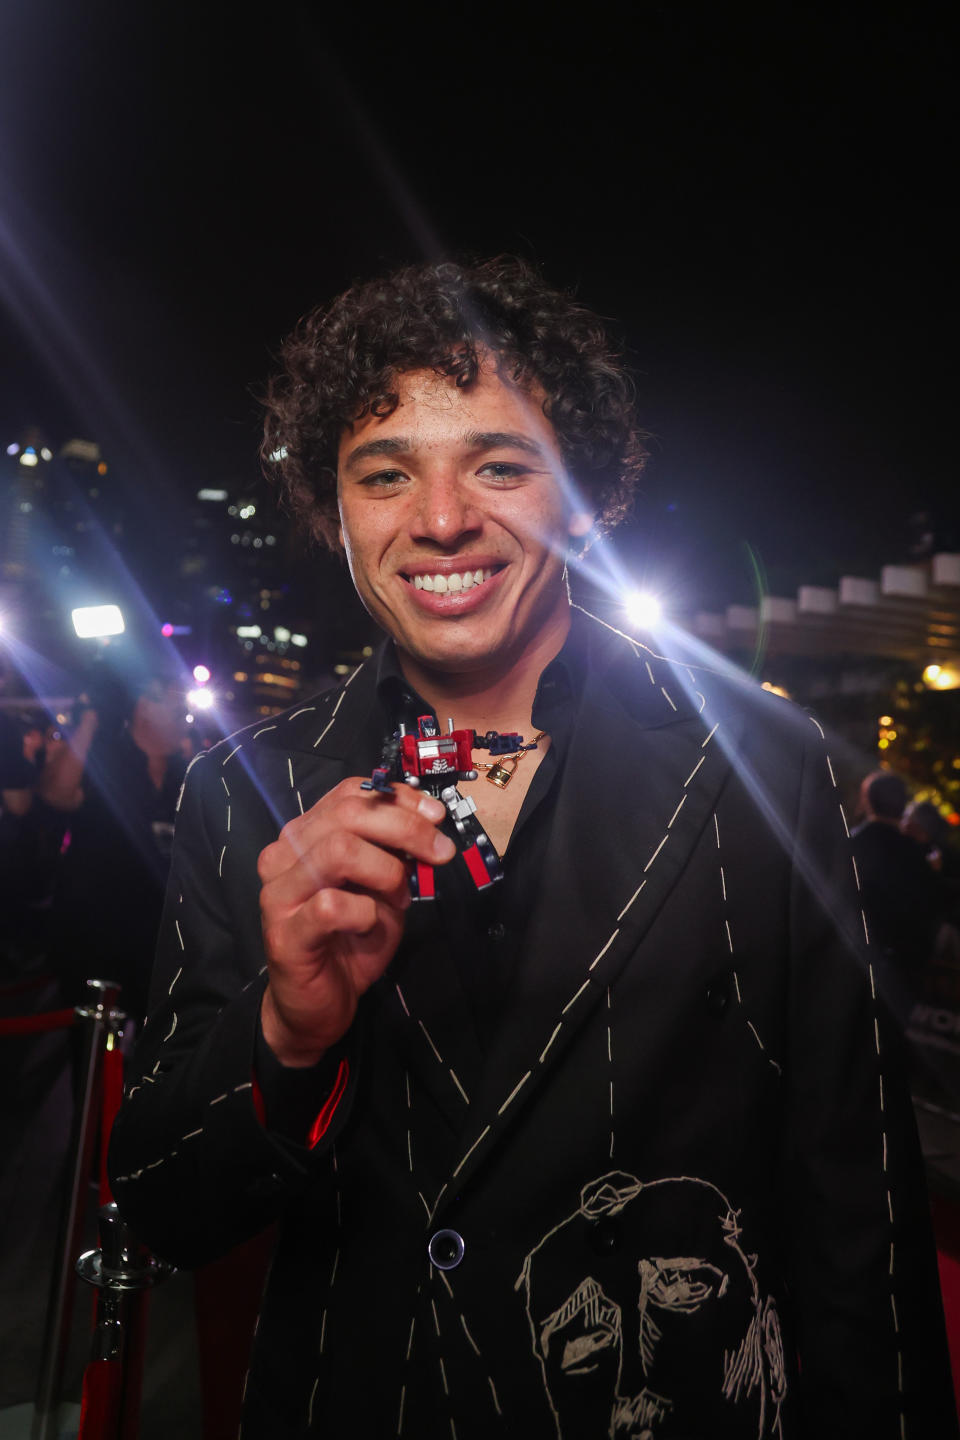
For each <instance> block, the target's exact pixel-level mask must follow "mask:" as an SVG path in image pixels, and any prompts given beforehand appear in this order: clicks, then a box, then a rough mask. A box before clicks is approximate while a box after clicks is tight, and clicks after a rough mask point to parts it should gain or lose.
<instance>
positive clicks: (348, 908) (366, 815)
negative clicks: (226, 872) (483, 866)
mask: <svg viewBox="0 0 960 1440" xmlns="http://www.w3.org/2000/svg"><path fill="white" fill-rule="evenodd" d="M360 785H361V781H360V779H359V778H356V779H350V780H343V781H341V783H340V784H339V785H338V786H337V787H336V788H335V789H334V790H331V791H330V792H329V793H328V794H327V795H324V796H323V797H322V799H320V800H318V801H317V803H316V805H313V806H311V808H310V809H309V810H308V811H307V812H306V814H305V815H299V816H297V817H296V819H294V820H291V821H290V823H289V824H287V825H285V826H284V827H283V829H282V830H281V832H280V835H279V837H278V839H277V840H275V841H274V842H273V844H272V845H268V846H267V847H266V849H264V850H262V851H261V852H260V858H259V860H258V862H257V870H258V873H259V875H260V880H261V882H262V889H261V891H260V915H261V920H262V925H263V942H264V949H265V951H266V956H267V966H268V971H269V974H268V983H267V989H266V993H265V995H264V998H263V1005H262V1008H261V1012H260V1013H261V1024H262V1026H263V1035H264V1039H265V1040H266V1042H267V1044H268V1045H269V1046H270V1049H271V1050H272V1051H273V1052H274V1054H275V1055H276V1056H277V1057H278V1059H279V1060H280V1061H281V1062H282V1063H283V1064H284V1065H291V1066H296V1067H300V1066H307V1065H314V1064H316V1062H317V1061H318V1060H319V1059H320V1058H321V1056H322V1055H323V1053H324V1051H326V1050H328V1049H329V1048H330V1046H331V1045H334V1044H336V1042H337V1041H338V1040H340V1039H341V1038H342V1036H343V1035H344V1034H346V1032H347V1030H348V1029H349V1028H350V1025H351V1024H352V1023H353V1017H354V1015H355V1014H356V1010H357V1004H358V1002H359V1000H360V996H361V995H363V994H364V992H365V991H366V990H368V989H369V987H370V986H371V985H372V984H373V983H374V981H376V980H378V979H379V978H380V976H381V975H382V974H383V972H384V970H385V969H386V968H387V966H388V965H389V963H390V961H391V960H392V959H393V956H394V954H395V952H396V949H397V946H398V945H399V943H400V937H401V935H402V933H403V916H404V911H405V910H406V908H407V906H408V905H409V904H410V887H409V880H408V868H409V867H408V863H407V861H406V859H405V858H404V857H407V856H409V857H410V858H411V859H414V860H421V861H423V862H424V864H427V865H443V864H446V862H447V861H449V860H451V859H452V858H453V856H454V855H455V854H456V853H457V847H456V845H455V844H454V842H453V841H452V840H451V839H450V838H449V836H447V835H444V834H443V833H442V832H441V831H439V830H438V829H437V825H438V823H439V821H441V820H442V819H443V817H444V815H445V814H446V810H445V808H444V806H443V804H442V803H441V802H440V801H439V800H435V799H433V797H432V796H430V795H424V794H423V793H422V792H418V791H416V790H413V789H410V788H408V787H407V786H405V785H398V786H396V787H395V793H394V798H393V799H392V800H387V799H385V798H384V797H383V796H382V795H378V794H377V793H376V792H373V791H363V790H361V788H360Z"/></svg>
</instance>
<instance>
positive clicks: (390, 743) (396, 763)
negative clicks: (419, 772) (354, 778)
mask: <svg viewBox="0 0 960 1440" xmlns="http://www.w3.org/2000/svg"><path fill="white" fill-rule="evenodd" d="M404 778H405V777H404V775H403V770H402V766H401V764H400V741H399V739H398V737H397V736H396V735H390V736H388V737H387V739H386V740H385V741H384V742H383V751H382V754H381V759H380V764H379V765H378V766H377V767H376V769H375V770H373V771H372V772H371V775H370V779H369V780H362V781H361V782H360V789H361V790H376V791H377V792H378V793H379V794H381V795H392V794H393V783H392V782H393V781H394V780H402V779H404ZM406 778H407V779H408V781H409V783H411V784H417V783H418V782H417V781H416V780H410V777H406Z"/></svg>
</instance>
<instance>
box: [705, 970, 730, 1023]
mask: <svg viewBox="0 0 960 1440" xmlns="http://www.w3.org/2000/svg"><path fill="white" fill-rule="evenodd" d="M729 1003H730V985H729V982H728V981H727V980H726V978H725V977H724V978H721V979H718V980H713V981H711V983H710V984H709V985H708V986H707V1010H708V1011H709V1013H710V1014H711V1015H722V1014H723V1012H724V1011H725V1010H726V1008H727V1006H728V1005H729Z"/></svg>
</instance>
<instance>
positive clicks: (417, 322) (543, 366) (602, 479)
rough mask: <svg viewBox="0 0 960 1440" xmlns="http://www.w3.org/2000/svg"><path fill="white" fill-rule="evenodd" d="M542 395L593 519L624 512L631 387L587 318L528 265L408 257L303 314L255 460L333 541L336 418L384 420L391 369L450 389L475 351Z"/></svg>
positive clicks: (631, 473) (637, 439) (631, 464)
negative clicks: (438, 378) (439, 379)
mask: <svg viewBox="0 0 960 1440" xmlns="http://www.w3.org/2000/svg"><path fill="white" fill-rule="evenodd" d="M485 351H489V352H492V353H493V354H494V355H495V356H496V357H497V363H498V365H499V366H500V367H501V368H502V370H503V373H504V374H506V375H508V376H509V377H510V379H511V380H512V381H514V382H515V383H517V384H520V385H528V386H529V385H538V386H539V387H540V388H541V389H542V390H543V392H544V395H545V397H546V398H545V400H544V402H543V412H544V414H545V415H546V417H547V419H548V420H549V421H550V423H551V424H552V426H553V428H554V431H555V432H556V435H557V440H558V442H559V445H560V450H561V453H562V455H563V457H564V461H565V463H566V465H567V467H568V468H569V470H570V472H571V474H572V475H573V476H575V478H576V480H577V482H578V483H579V485H580V487H581V489H582V490H583V492H584V494H585V497H586V499H587V503H588V504H589V505H590V507H591V509H592V510H593V511H594V512H595V515H596V520H595V526H596V527H597V528H599V529H609V528H610V527H612V526H613V525H615V524H616V523H617V522H618V521H619V520H620V519H622V517H623V515H624V513H625V512H626V510H627V509H628V508H629V505H630V503H631V501H632V498H633V492H634V490H635V488H636V485H637V481H638V479H639V475H640V472H641V470H642V468H643V464H644V461H645V459H646V453H647V452H646V450H645V448H644V444H643V436H642V432H641V431H640V430H639V429H638V428H637V425H636V420H635V417H634V387H633V383H632V381H631V379H630V377H629V376H628V374H627V373H626V371H625V369H624V366H623V364H622V362H621V361H620V359H619V357H618V355H617V354H616V353H615V351H614V349H613V346H612V345H611V342H610V339H609V337H608V335H607V333H606V331H605V330H604V327H603V324H602V323H601V321H600V320H599V319H598V317H597V316H596V315H594V314H592V313H591V312H590V311H589V310H587V309H585V308H584V307H583V306H582V305H580V304H578V303H577V302H576V301H574V300H573V299H572V298H571V297H570V296H569V295H565V294H563V293H562V292H560V291H558V290H554V289H552V288H551V287H549V286H548V285H547V284H545V282H544V281H543V280H542V279H541V278H540V276H539V275H538V274H537V272H536V271H535V270H534V269H533V268H532V267H531V266H530V265H528V264H527V263H526V262H525V261H523V260H519V259H517V258H515V257H513V256H500V257H498V258H496V259H493V260H485V261H482V262H480V263H475V264H465V265H461V264H454V263H451V262H445V263H443V264H424V265H410V266H407V267H405V268H404V269H402V270H398V271H396V272H395V273H393V274H392V275H388V276H386V277H385V278H382V279H378V280H370V281H367V282H366V283H363V284H357V285H354V286H352V287H351V288H350V289H349V290H347V291H345V292H344V294H342V295H340V296H339V297H338V298H337V299H336V300H334V301H332V303H331V304H330V305H328V306H325V307H320V308H318V309H316V310H312V311H311V312H310V313H309V314H308V315H307V316H305V318H304V319H303V320H301V321H300V323H299V325H298V326H297V328H296V330H295V331H294V332H293V334H291V335H290V336H289V338H288V339H287V340H286V341H285V342H284V344H283V347H282V349H281V352H280V360H281V362H282V369H281V370H280V372H279V373H278V374H277V375H276V376H274V377H273V379H272V380H271V381H270V382H269V384H268V387H267V391H266V395H265V400H264V403H265V406H266V420H265V425H264V440H263V445H262V447H261V456H262V460H263V464H264V470H265V473H266V475H267V476H268V478H269V479H270V480H272V481H274V482H275V483H277V484H278V485H279V488H280V491H281V497H282V499H283V500H284V501H285V502H286V504H287V506H288V508H289V509H290V510H291V511H292V513H293V515H294V516H295V517H296V518H297V519H298V520H299V521H300V522H301V523H302V524H303V525H304V526H305V528H306V529H307V530H308V531H309V532H310V533H311V534H312V535H313V536H314V537H315V538H317V539H321V540H324V541H326V543H327V544H328V545H329V546H330V547H331V548H332V549H333V548H336V546H337V522H338V515H337V451H338V447H339V443H340V438H341V436H342V434H343V431H344V429H345V428H346V426H348V425H350V424H352V423H353V422H355V421H357V420H359V419H362V418H363V417H364V416H365V415H376V416H386V415H390V414H392V412H393V411H394V410H395V409H396V407H397V405H398V403H399V397H398V395H397V389H396V379H397V376H398V375H401V374H404V373H406V372H408V371H411V370H428V369H431V370H434V371H436V373H437V374H438V375H446V376H449V377H450V379H451V380H453V381H454V383H455V384H457V385H458V386H468V385H470V384H471V383H472V382H473V381H474V380H475V379H476V376H477V373H478V370H479V367H480V363H481V359H482V355H483V352H485Z"/></svg>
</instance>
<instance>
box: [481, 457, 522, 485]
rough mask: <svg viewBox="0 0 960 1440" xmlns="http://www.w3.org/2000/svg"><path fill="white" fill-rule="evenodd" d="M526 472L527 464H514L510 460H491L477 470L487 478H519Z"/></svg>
mask: <svg viewBox="0 0 960 1440" xmlns="http://www.w3.org/2000/svg"><path fill="white" fill-rule="evenodd" d="M526 473H527V472H526V466H524V465H513V464H511V463H510V461H509V460H490V461H489V462H488V463H487V464H486V465H484V466H482V468H481V469H480V470H478V471H477V474H478V475H482V476H483V477H484V479H486V480H518V479H519V478H520V477H521V476H522V475H525V474H526Z"/></svg>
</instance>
